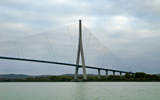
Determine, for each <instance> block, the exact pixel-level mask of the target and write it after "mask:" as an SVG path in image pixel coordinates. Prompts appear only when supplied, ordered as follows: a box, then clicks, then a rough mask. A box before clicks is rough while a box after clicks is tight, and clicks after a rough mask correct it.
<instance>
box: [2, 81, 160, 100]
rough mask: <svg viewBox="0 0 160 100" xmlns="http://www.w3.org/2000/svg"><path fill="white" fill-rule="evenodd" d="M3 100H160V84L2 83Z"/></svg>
mask: <svg viewBox="0 0 160 100" xmlns="http://www.w3.org/2000/svg"><path fill="white" fill-rule="evenodd" d="M0 100H160V83H159V82H22V83H21V82H17V83H0Z"/></svg>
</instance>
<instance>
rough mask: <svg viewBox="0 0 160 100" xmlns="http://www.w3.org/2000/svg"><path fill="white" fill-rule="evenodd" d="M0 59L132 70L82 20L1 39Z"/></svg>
mask: <svg viewBox="0 0 160 100" xmlns="http://www.w3.org/2000/svg"><path fill="white" fill-rule="evenodd" d="M0 59H8V60H19V61H30V62H41V63H50V64H59V65H67V66H75V80H76V79H77V78H78V69H79V68H82V69H83V76H84V79H87V76H86V68H91V69H97V70H98V77H99V78H100V70H105V71H106V77H107V76H108V71H112V72H113V75H115V72H119V73H120V75H122V73H131V74H134V73H133V72H130V67H129V66H128V65H127V64H125V63H124V62H123V61H122V60H121V59H120V58H119V57H117V56H116V55H114V54H113V53H112V52H111V51H110V50H109V49H108V48H107V47H106V46H105V45H103V44H102V43H101V42H100V41H99V40H98V39H97V38H96V37H95V36H94V35H93V34H92V33H91V32H90V31H89V30H88V29H87V28H86V27H85V26H84V25H82V24H81V20H80V21H79V23H76V24H73V25H69V26H65V27H62V28H58V29H54V30H50V31H47V32H43V33H38V34H35V35H30V36H26V37H22V38H18V39H15V40H11V41H7V42H2V43H0Z"/></svg>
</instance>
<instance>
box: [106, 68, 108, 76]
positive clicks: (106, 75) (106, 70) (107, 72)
mask: <svg viewBox="0 0 160 100" xmlns="http://www.w3.org/2000/svg"><path fill="white" fill-rule="evenodd" d="M107 77H108V70H106V78H107Z"/></svg>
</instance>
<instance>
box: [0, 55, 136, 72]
mask: <svg viewBox="0 0 160 100" xmlns="http://www.w3.org/2000/svg"><path fill="white" fill-rule="evenodd" d="M0 59H9V60H20V61H29V62H40V63H50V64H59V65H67V66H75V67H79V68H81V67H82V65H76V64H69V63H62V62H53V61H44V60H35V59H25V58H13V57H0ZM85 67H86V68H90V69H99V70H106V71H114V72H121V73H131V74H135V73H133V72H127V71H120V70H114V69H106V68H99V67H92V66H85Z"/></svg>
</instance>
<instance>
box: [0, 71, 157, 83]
mask: <svg viewBox="0 0 160 100" xmlns="http://www.w3.org/2000/svg"><path fill="white" fill-rule="evenodd" d="M78 79H80V80H83V76H78ZM70 81H74V76H49V77H43V76H41V77H29V78H1V79H0V82H70ZM85 81H160V76H156V75H150V74H145V73H143V72H137V73H135V74H134V75H132V74H130V73H126V74H125V75H123V76H119V75H110V76H108V77H107V78H106V76H101V78H100V79H98V76H87V80H85Z"/></svg>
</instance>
